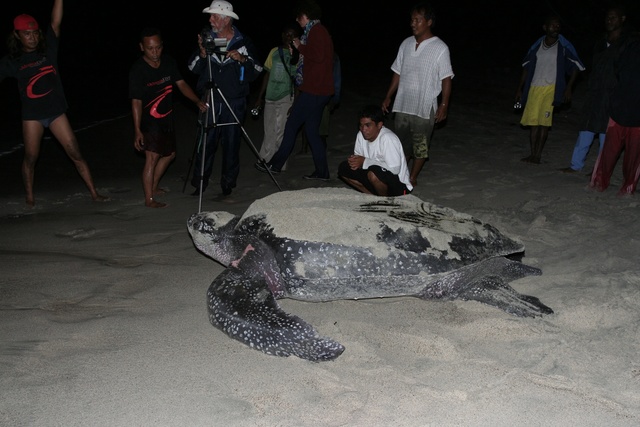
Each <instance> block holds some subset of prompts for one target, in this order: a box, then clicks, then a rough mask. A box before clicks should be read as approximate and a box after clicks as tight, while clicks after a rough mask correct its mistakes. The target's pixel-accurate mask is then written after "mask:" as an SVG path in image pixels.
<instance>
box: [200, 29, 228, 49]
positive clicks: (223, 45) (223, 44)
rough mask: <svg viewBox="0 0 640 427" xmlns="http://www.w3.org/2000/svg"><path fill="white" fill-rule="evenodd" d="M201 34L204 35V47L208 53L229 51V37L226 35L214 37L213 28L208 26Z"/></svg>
mask: <svg viewBox="0 0 640 427" xmlns="http://www.w3.org/2000/svg"><path fill="white" fill-rule="evenodd" d="M200 36H201V37H202V47H204V50H205V51H206V52H207V55H213V54H216V53H217V54H224V53H227V39H225V38H224V37H221V38H217V37H213V35H212V34H211V30H210V29H208V28H205V29H203V30H202V33H201V34H200Z"/></svg>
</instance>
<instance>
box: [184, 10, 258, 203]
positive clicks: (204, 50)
mask: <svg viewBox="0 0 640 427" xmlns="http://www.w3.org/2000/svg"><path fill="white" fill-rule="evenodd" d="M202 12H203V13H208V14H209V15H210V16H209V24H210V25H211V28H210V29H209V28H207V29H206V30H205V31H204V32H203V34H200V35H198V50H196V51H195V52H194V53H193V55H192V56H191V58H190V59H189V64H188V67H189V69H190V70H191V71H193V72H194V73H195V74H197V75H198V83H197V86H196V90H197V91H198V93H199V94H200V95H201V96H202V97H204V98H206V101H207V103H208V104H209V105H210V106H211V108H210V109H209V118H208V123H209V124H211V123H216V124H218V125H222V124H230V123H236V124H235V125H225V126H215V127H213V128H211V127H209V128H208V130H207V136H206V144H205V146H204V147H199V150H198V152H197V155H196V158H195V170H194V174H193V177H192V180H191V185H193V186H194V187H195V188H196V191H195V192H194V193H193V194H194V195H197V194H200V193H201V192H203V191H204V190H205V188H206V187H207V184H208V182H209V178H210V177H211V173H212V171H213V161H214V156H215V152H216V151H217V148H218V145H221V146H222V171H221V177H220V187H221V188H222V194H223V195H224V196H228V195H229V194H231V191H232V189H233V188H235V186H236V181H237V178H238V174H239V172H240V140H241V137H242V134H241V131H242V129H241V125H240V123H242V122H243V121H244V117H245V113H246V110H247V96H248V95H249V90H250V83H251V82H252V81H254V80H255V79H256V78H257V77H258V76H259V75H260V73H261V72H262V65H261V64H260V63H258V61H257V60H256V58H257V56H256V49H255V47H254V45H253V42H252V41H251V40H250V39H249V37H247V36H246V35H244V34H243V33H241V32H240V31H239V30H238V28H237V27H236V26H235V25H233V22H234V20H235V19H240V18H239V17H238V15H237V14H236V13H235V12H234V11H233V6H232V5H231V3H229V2H228V1H224V0H215V1H214V2H212V3H211V5H210V6H209V7H206V8H204V9H203V10H202ZM225 41H226V44H225ZM210 77H211V78H213V80H214V81H213V82H211V81H210ZM214 88H215V89H214ZM211 98H213V99H211ZM225 100H226V102H225ZM227 103H228V104H229V107H230V108H231V110H230V109H229V107H228V106H227ZM213 114H215V116H213ZM234 116H235V117H234ZM236 118H237V120H236ZM203 148H204V167H202V157H203V156H202V150H203Z"/></svg>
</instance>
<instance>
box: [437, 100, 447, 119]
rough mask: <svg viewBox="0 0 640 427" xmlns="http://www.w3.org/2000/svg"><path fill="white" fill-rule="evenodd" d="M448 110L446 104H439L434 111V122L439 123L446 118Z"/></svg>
mask: <svg viewBox="0 0 640 427" xmlns="http://www.w3.org/2000/svg"><path fill="white" fill-rule="evenodd" d="M448 110H449V107H448V106H447V104H440V105H439V106H438V111H436V123H440V122H442V121H445V120H446V119H447V111H448Z"/></svg>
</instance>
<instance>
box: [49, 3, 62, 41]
mask: <svg viewBox="0 0 640 427" xmlns="http://www.w3.org/2000/svg"><path fill="white" fill-rule="evenodd" d="M62 9H63V7H62V0H55V1H54V2H53V10H52V11H51V28H53V32H54V33H55V34H56V37H58V36H60V24H61V23H62Z"/></svg>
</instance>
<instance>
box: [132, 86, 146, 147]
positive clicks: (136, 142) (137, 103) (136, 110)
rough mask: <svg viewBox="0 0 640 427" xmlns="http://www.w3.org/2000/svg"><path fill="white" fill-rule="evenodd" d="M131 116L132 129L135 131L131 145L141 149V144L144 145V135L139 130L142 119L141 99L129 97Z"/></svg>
mask: <svg viewBox="0 0 640 427" xmlns="http://www.w3.org/2000/svg"><path fill="white" fill-rule="evenodd" d="M131 116H132V117H133V129H134V132H135V135H134V138H133V146H134V147H135V148H136V150H138V151H141V150H142V146H143V145H144V136H143V135H142V131H141V130H140V122H141V120H142V100H141V99H135V98H132V99H131Z"/></svg>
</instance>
